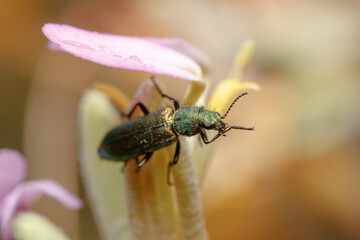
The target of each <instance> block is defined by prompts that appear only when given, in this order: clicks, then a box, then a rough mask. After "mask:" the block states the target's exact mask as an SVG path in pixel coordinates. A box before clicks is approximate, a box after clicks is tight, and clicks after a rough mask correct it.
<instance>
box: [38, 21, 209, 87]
mask: <svg viewBox="0 0 360 240" xmlns="http://www.w3.org/2000/svg"><path fill="white" fill-rule="evenodd" d="M42 31H43V33H44V35H45V36H46V37H47V38H48V39H49V40H50V41H51V43H52V44H51V48H52V49H58V50H62V51H65V52H67V53H70V54H73V55H74V56H77V57H80V58H83V59H86V60H89V61H92V62H95V63H98V64H102V65H105V66H109V67H116V68H124V69H129V70H137V71H144V72H149V73H153V74H160V75H168V76H172V77H177V78H183V79H188V80H194V81H202V70H201V67H200V66H199V64H198V63H197V62H195V61H194V60H193V58H194V59H196V60H199V62H202V63H203V65H206V64H207V58H206V57H205V55H204V54H202V53H201V52H199V51H195V50H194V49H196V48H195V47H193V46H192V45H191V44H190V43H187V42H185V41H184V40H181V39H176V38H173V39H171V38H170V39H169V38H165V39H157V38H141V37H128V36H119V35H112V34H105V33H97V32H91V31H87V30H84V29H80V28H77V27H73V26H69V25H65V24H55V23H47V24H45V25H44V26H43V28H42ZM178 49H180V50H181V51H183V52H185V53H191V54H192V55H191V56H190V57H188V56H186V55H185V54H183V53H181V52H179V51H178ZM200 64H201V63H200Z"/></svg>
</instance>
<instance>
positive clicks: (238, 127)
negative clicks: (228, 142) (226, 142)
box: [230, 126, 255, 131]
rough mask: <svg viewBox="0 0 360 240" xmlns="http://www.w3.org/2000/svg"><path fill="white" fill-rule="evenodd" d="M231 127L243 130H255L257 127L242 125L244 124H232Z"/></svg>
mask: <svg viewBox="0 0 360 240" xmlns="http://www.w3.org/2000/svg"><path fill="white" fill-rule="evenodd" d="M230 127H231V129H241V130H249V131H253V130H255V127H251V128H247V127H242V126H230Z"/></svg>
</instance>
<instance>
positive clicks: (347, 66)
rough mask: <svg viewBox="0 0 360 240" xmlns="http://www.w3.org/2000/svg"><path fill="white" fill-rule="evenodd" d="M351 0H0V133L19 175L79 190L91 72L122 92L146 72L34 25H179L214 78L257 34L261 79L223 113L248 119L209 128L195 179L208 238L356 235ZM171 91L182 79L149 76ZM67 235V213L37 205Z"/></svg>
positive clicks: (70, 229)
mask: <svg viewBox="0 0 360 240" xmlns="http://www.w3.org/2000/svg"><path fill="white" fill-rule="evenodd" d="M359 12H360V2H359V1H356V0H353V1H340V0H331V1H324V0H320V1H310V0H303V1H299V0H297V1H296V0H293V1H283V0H275V1H236V0H222V1H221V0H210V1H191V0H182V1H161V0H158V1H150V0H139V1H115V0H106V1H99V0H88V1H85V0H76V1H45V0H27V1H25V0H19V1H9V0H3V1H0V19H1V21H0V26H1V27H0V34H1V37H0V147H9V148H16V149H18V150H20V151H21V152H23V153H24V154H25V156H26V158H27V160H28V164H29V171H28V178H29V179H37V178H53V179H55V180H57V181H58V182H60V183H61V184H62V185H64V186H65V187H67V188H68V189H69V190H71V191H72V192H75V193H78V192H79V187H78V182H79V176H78V173H77V172H78V167H77V161H76V158H77V122H76V121H77V120H76V116H77V104H78V101H79V98H80V96H81V94H82V92H83V91H84V89H86V88H88V87H90V86H91V85H92V84H93V83H94V82H106V83H112V84H114V85H116V86H117V87H119V88H121V89H122V90H123V91H124V92H126V93H127V94H128V96H129V97H131V96H132V95H133V94H134V92H135V91H136V88H137V86H138V85H139V83H140V82H141V81H143V80H144V79H146V78H148V77H149V74H147V73H139V72H133V71H127V70H121V69H112V68H108V67H104V66H99V65H96V64H94V63H90V62H86V61H83V60H81V59H77V58H75V57H72V56H70V55H68V54H65V53H59V52H51V51H49V50H47V49H46V43H47V41H46V39H45V37H44V36H43V35H42V33H41V27H42V25H43V24H44V23H46V22H57V23H67V24H71V25H75V26H78V27H82V28H86V29H89V30H96V31H99V32H111V33H115V34H123V35H138V36H153V37H181V38H184V39H187V40H189V41H190V42H192V43H193V44H195V45H196V46H198V47H199V48H201V49H202V50H204V51H205V52H206V53H207V54H208V55H209V56H210V58H211V61H212V65H211V67H210V70H211V72H210V78H211V81H212V85H211V88H213V87H214V86H215V85H216V82H218V81H220V80H221V79H223V78H225V77H227V74H228V72H229V70H230V68H231V66H232V60H233V58H234V56H235V54H236V51H237V49H238V47H239V46H240V45H241V43H242V42H243V41H244V40H245V39H247V38H252V39H253V40H254V41H255V44H256V49H255V56H254V58H253V60H252V62H251V64H250V68H249V72H248V73H247V75H246V80H247V81H254V82H257V83H258V84H260V85H261V88H262V89H261V91H260V92H250V94H249V96H247V97H246V98H243V99H241V101H240V102H239V103H238V104H237V105H236V106H235V107H234V109H233V110H232V111H231V113H230V114H229V116H228V119H229V120H228V121H229V122H230V123H234V124H237V125H244V126H255V127H256V131H254V132H250V133H249V132H236V131H233V132H230V133H229V134H228V136H227V137H226V138H222V139H221V140H219V141H217V143H216V144H217V145H216V147H215V150H214V154H213V156H212V159H211V162H210V164H209V165H208V171H207V172H206V175H205V178H204V181H203V183H202V192H203V204H204V214H205V218H206V224H207V229H208V232H209V235H210V239H213V240H217V239H219V240H220V239H227V240H231V239H234V240H235V239H251V240H257V239H259V240H262V239H274V240H275V239H310V240H311V239H314V240H315V239H316V240H322V239H324V240H325V239H326V240H329V239H331V240H337V239H360V147H359V146H360V124H359V122H360V107H359V105H358V104H359V103H360V44H359V43H360V14H359ZM158 79H161V81H162V83H163V84H164V86H165V87H166V92H167V93H168V94H169V95H171V96H175V97H177V98H181V97H182V96H183V94H184V91H185V89H186V87H187V85H188V82H186V81H182V80H178V79H169V80H171V81H172V82H171V84H170V81H166V79H168V77H159V78H158ZM36 208H37V210H38V211H40V212H46V215H47V216H49V217H50V218H51V219H52V220H53V221H54V222H56V223H57V224H59V225H60V226H62V227H63V228H64V229H65V231H66V232H67V233H68V234H69V235H70V236H71V237H72V238H74V239H77V236H78V235H77V228H78V223H77V220H76V213H74V212H71V211H70V210H66V209H64V208H61V207H60V205H57V204H56V203H54V202H52V201H50V200H45V199H44V200H41V201H40V202H39V203H38V204H37V206H36Z"/></svg>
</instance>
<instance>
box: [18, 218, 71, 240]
mask: <svg viewBox="0 0 360 240" xmlns="http://www.w3.org/2000/svg"><path fill="white" fill-rule="evenodd" d="M12 231H13V238H14V239H15V240H34V239H36V240H49V239H52V240H69V239H70V238H69V237H68V236H66V234H65V233H64V232H63V231H62V230H61V229H60V228H59V227H58V226H56V225H55V224H53V223H52V222H50V221H49V220H48V219H47V218H45V217H44V216H41V215H39V214H37V213H34V212H22V213H19V214H18V215H17V216H16V218H15V219H14V221H13V223H12Z"/></svg>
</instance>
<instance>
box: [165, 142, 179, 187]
mask: <svg viewBox="0 0 360 240" xmlns="http://www.w3.org/2000/svg"><path fill="white" fill-rule="evenodd" d="M179 156H180V141H179V139H178V140H177V141H176V149H175V155H174V160H173V161H172V162H169V166H168V174H167V181H168V184H169V185H171V181H170V168H171V167H172V166H173V165H175V164H176V163H177V162H178V161H179Z"/></svg>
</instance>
